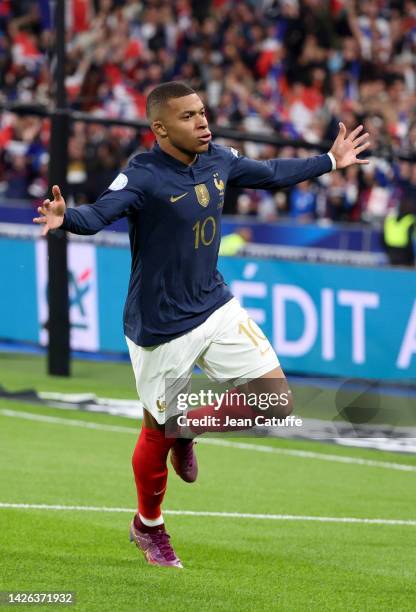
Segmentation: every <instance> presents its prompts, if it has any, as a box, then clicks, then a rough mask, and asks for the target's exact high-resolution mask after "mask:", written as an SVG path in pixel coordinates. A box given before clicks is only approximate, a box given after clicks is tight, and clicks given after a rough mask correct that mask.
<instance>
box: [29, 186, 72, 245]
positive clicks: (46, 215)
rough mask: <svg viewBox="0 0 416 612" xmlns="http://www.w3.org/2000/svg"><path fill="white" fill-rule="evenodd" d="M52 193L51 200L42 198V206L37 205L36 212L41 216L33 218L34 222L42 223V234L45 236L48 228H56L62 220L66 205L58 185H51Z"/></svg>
mask: <svg viewBox="0 0 416 612" xmlns="http://www.w3.org/2000/svg"><path fill="white" fill-rule="evenodd" d="M52 194H53V200H49V199H46V200H43V204H42V206H39V207H38V213H40V214H41V215H42V216H41V217H35V218H34V219H33V222H34V223H38V224H41V223H43V224H44V228H43V230H42V236H46V234H47V233H48V232H49V230H53V229H58V227H61V225H62V223H63V222H64V214H65V209H66V206H65V200H64V199H63V197H62V194H61V190H60V189H59V187H58V185H54V186H53V187H52Z"/></svg>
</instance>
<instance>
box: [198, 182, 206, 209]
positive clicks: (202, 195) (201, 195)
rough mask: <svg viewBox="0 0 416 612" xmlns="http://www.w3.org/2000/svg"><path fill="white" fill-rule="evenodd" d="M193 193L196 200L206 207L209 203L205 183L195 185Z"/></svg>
mask: <svg viewBox="0 0 416 612" xmlns="http://www.w3.org/2000/svg"><path fill="white" fill-rule="evenodd" d="M195 193H196V197H197V198H198V202H199V203H200V204H201V206H203V207H204V208H206V207H207V206H208V204H209V191H208V189H207V186H206V185H205V183H200V184H199V185H195Z"/></svg>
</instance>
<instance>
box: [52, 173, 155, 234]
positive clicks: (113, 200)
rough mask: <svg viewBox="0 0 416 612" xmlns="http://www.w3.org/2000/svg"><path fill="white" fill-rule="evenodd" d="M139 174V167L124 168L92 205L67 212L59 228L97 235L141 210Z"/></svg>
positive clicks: (141, 194)
mask: <svg viewBox="0 0 416 612" xmlns="http://www.w3.org/2000/svg"><path fill="white" fill-rule="evenodd" d="M142 174H143V172H142V168H140V169H139V168H137V167H134V166H132V167H129V168H127V169H126V170H124V172H122V173H120V174H119V175H118V176H117V177H116V178H115V179H114V181H113V182H112V183H111V185H110V186H109V188H108V189H107V190H106V191H105V192H104V193H103V194H102V196H101V197H100V198H99V199H98V200H97V201H96V202H95V204H84V205H82V206H78V207H77V208H69V209H67V210H66V212H65V217H64V222H63V225H62V226H61V228H62V229H64V230H67V231H68V232H72V233H73V234H82V235H91V234H96V233H97V232H99V231H100V230H102V229H103V228H104V227H105V226H106V225H110V223H113V222H114V221H117V220H118V219H121V218H122V217H124V216H126V215H127V214H128V213H129V212H133V211H134V210H140V209H141V208H142V206H143V204H144V197H143V195H144V194H143V185H142V182H143V181H142V180H141V175H142Z"/></svg>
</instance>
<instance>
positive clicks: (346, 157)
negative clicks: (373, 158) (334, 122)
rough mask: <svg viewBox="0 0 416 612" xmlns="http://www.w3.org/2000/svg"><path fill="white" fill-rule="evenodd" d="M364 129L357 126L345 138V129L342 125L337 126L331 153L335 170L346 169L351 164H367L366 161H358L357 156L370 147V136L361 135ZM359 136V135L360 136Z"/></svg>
mask: <svg viewBox="0 0 416 612" xmlns="http://www.w3.org/2000/svg"><path fill="white" fill-rule="evenodd" d="M363 129H364V127H363V126H362V125H359V126H358V127H357V128H355V130H353V131H352V132H351V133H350V135H349V136H347V128H346V127H345V125H344V124H343V123H340V124H339V132H338V136H337V137H336V139H335V140H334V144H333V145H332V148H331V153H332V155H333V156H334V157H335V161H336V162H337V170H340V169H341V168H347V166H351V165H352V164H369V163H370V161H369V160H368V159H358V158H357V156H358V155H359V154H360V153H362V152H363V151H365V150H366V149H368V147H369V146H370V144H371V143H370V141H369V138H370V135H369V133H368V132H365V134H361V132H362V131H363ZM360 134H361V135H360Z"/></svg>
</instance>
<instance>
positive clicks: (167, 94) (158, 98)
mask: <svg viewBox="0 0 416 612" xmlns="http://www.w3.org/2000/svg"><path fill="white" fill-rule="evenodd" d="M194 93H196V91H195V90H194V89H192V87H189V85H187V84H186V83H182V81H168V82H167V83H162V84H161V85H158V86H157V87H155V88H154V89H152V91H151V92H150V94H149V95H148V96H147V101H146V115H147V118H148V119H149V120H151V119H152V118H153V116H154V114H155V111H158V110H159V109H160V108H162V107H163V106H164V105H165V104H166V103H167V102H168V100H170V99H171V98H182V97H183V96H190V95H191V94H194Z"/></svg>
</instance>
